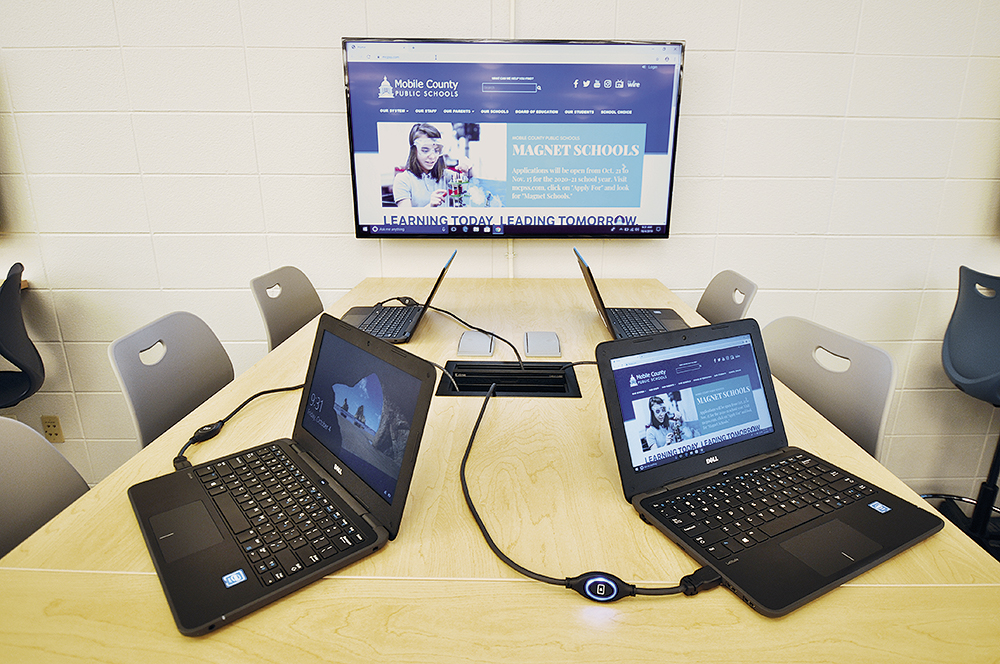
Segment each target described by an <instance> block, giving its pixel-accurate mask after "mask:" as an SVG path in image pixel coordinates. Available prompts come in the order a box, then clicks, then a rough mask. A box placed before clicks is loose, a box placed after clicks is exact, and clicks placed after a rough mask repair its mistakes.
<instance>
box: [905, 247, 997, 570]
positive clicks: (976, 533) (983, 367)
mask: <svg viewBox="0 0 1000 664" xmlns="http://www.w3.org/2000/svg"><path fill="white" fill-rule="evenodd" d="M958 276H959V278H958V301H957V302H956V303H955V311H954V312H952V314H951V321H950V322H949V323H948V329H947V331H946V332H945V335H944V342H943V344H942V346H941V362H942V364H943V365H944V371H945V373H946V374H948V378H949V379H951V382H953V383H954V384H955V386H956V387H958V389H960V390H962V391H963V392H965V393H966V394H968V395H969V396H971V397H975V398H976V399H980V400H981V401H985V402H987V403H991V404H993V405H994V406H997V407H1000V277H993V276H990V275H988V274H983V273H981V272H976V271H975V270H972V269H969V268H968V267H965V266H964V265H963V266H962V267H960V268H959V273H958ZM998 475H1000V440H998V441H997V447H996V449H995V450H994V452H993V461H992V463H991V464H990V468H989V471H988V472H987V474H986V480H985V481H983V483H982V485H980V487H979V495H978V496H977V498H976V500H975V501H972V500H971V499H969V498H964V497H961V496H953V495H950V494H924V495H923V497H924V498H939V499H945V502H944V503H943V504H942V505H941V506H940V507H939V508H938V509H939V510H941V512H942V513H944V514H945V515H946V516H947V517H948V518H949V519H950V520H951V521H953V522H954V523H955V524H956V525H958V526H959V527H961V528H962V529H963V530H965V532H966V533H968V534H969V535H970V536H971V537H972V538H973V539H975V540H976V541H977V542H979V544H980V545H981V546H983V548H985V549H986V550H987V551H990V552H991V553H993V555H994V556H998V557H1000V548H998V547H995V546H993V542H992V541H995V540H996V539H997V532H996V526H994V527H993V528H990V514H991V513H992V512H994V511H995V512H1000V510H998V509H997V508H996V507H995V503H996V499H997V493H998V487H997V478H998ZM956 501H958V502H966V503H973V504H975V508H974V509H973V512H972V518H971V519H969V518H967V517H966V516H965V514H964V513H963V512H962V511H961V510H960V509H959V508H958V506H957V505H955V502H956ZM991 531H992V532H991Z"/></svg>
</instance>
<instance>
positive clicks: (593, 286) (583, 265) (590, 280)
mask: <svg viewBox="0 0 1000 664" xmlns="http://www.w3.org/2000/svg"><path fill="white" fill-rule="evenodd" d="M573 253H574V254H576V262H577V263H579V265H580V271H581V272H583V280H584V281H585V282H587V290H589V291H590V296H591V297H592V298H593V299H594V306H595V307H597V313H599V314H600V315H601V320H603V321H604V325H605V326H606V327H607V328H608V332H610V333H611V334H612V335H614V333H615V331H614V328H612V326H611V319H610V318H608V311H607V309H606V308H605V306H604V298H602V297H601V292H600V291H599V290H597V282H596V281H595V280H594V273H593V272H591V271H590V266H589V265H587V261H585V260H583V256H581V255H580V252H579V251H577V250H576V247H573Z"/></svg>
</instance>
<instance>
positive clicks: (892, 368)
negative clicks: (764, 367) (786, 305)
mask: <svg viewBox="0 0 1000 664" xmlns="http://www.w3.org/2000/svg"><path fill="white" fill-rule="evenodd" d="M761 334H762V336H763V337H764V347H765V348H766V350H767V361H768V364H770V367H771V374H772V375H774V377H775V378H777V379H778V380H779V381H781V382H782V383H784V384H785V386H786V387H788V388H789V389H791V390H792V392H795V393H796V394H797V395H799V396H800V397H802V398H803V399H804V400H805V401H806V402H807V403H808V404H809V405H810V406H812V407H813V408H815V409H816V410H817V411H819V413H820V414H821V415H822V416H823V417H825V418H826V419H828V420H830V422H832V423H833V425H834V426H835V427H837V428H838V429H840V430H841V431H843V432H844V433H845V434H847V435H848V437H850V438H851V440H853V441H854V442H856V443H857V444H858V445H860V446H861V447H862V448H864V450H865V451H866V452H868V453H869V454H871V455H872V456H873V457H875V458H876V459H879V454H880V452H881V445H882V437H883V435H884V433H885V424H886V421H887V420H888V418H889V406H890V404H891V403H892V395H893V392H894V391H895V389H896V364H895V362H894V361H893V359H892V356H891V355H889V353H887V352H886V351H884V350H882V349H881V348H878V347H877V346H873V345H872V344H869V343H866V342H864V341H861V340H860V339H855V338H854V337H850V336H848V335H846V334H843V333H841V332H837V331H835V330H831V329H830V328H828V327H823V326H822V325H819V324H817V323H813V322H812V321H808V320H805V319H803V318H796V317H794V316H789V317H787V318H779V319H777V320H775V321H773V322H771V323H770V324H768V325H767V326H766V327H765V328H764V329H763V330H762V331H761Z"/></svg>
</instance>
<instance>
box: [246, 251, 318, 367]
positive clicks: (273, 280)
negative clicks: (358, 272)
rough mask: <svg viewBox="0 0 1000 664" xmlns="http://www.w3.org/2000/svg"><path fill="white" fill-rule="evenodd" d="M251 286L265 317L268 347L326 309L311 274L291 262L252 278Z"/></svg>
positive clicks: (279, 341)
mask: <svg viewBox="0 0 1000 664" xmlns="http://www.w3.org/2000/svg"><path fill="white" fill-rule="evenodd" d="M250 290H252V291H253V296H254V299H255V300H257V307H258V308H259V309H260V315H261V318H263V319H264V329H265V331H266V332H267V349H268V351H271V350H274V347H275V346H277V345H278V344H280V343H281V342H282V341H284V340H285V339H287V338H288V337H290V336H292V334H293V333H295V332H296V331H297V330H298V329H299V328H300V327H302V326H303V325H305V324H306V323H308V322H309V321H311V320H312V319H313V318H315V317H316V316H318V315H319V314H321V313H322V312H323V302H322V301H320V299H319V295H318V294H317V293H316V289H315V288H313V285H312V283H311V282H310V281H309V277H307V276H306V275H304V274H303V273H302V271H301V270H299V269H298V268H295V267H292V266H290V265H286V266H285V267H279V268H278V269H277V270H272V271H270V272H268V273H267V274H262V275H261V276H259V277H255V278H254V279H251V280H250Z"/></svg>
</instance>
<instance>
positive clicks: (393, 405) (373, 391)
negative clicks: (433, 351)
mask: <svg viewBox="0 0 1000 664" xmlns="http://www.w3.org/2000/svg"><path fill="white" fill-rule="evenodd" d="M307 390H308V395H309V401H308V403H307V404H306V407H305V410H304V412H303V414H302V422H301V424H302V426H303V428H304V429H305V430H306V431H308V432H309V433H310V434H311V435H312V436H313V437H314V438H315V439H316V440H318V441H319V442H320V443H321V444H322V445H323V447H325V448H326V449H327V450H329V451H330V453H332V454H333V455H334V456H335V457H336V458H337V460H338V462H341V463H343V464H344V465H346V466H347V467H348V468H350V470H352V471H353V472H354V473H355V474H356V475H357V476H358V477H360V478H361V480H363V481H364V482H365V484H367V485H368V487H369V488H371V489H372V490H373V491H374V492H375V493H377V494H378V495H379V496H380V497H381V498H382V499H383V500H384V501H385V502H386V503H388V504H390V505H391V504H392V500H393V497H394V496H395V493H396V486H397V482H398V480H399V475H400V471H401V470H402V466H403V461H404V456H405V453H406V444H407V441H408V440H409V437H410V429H411V427H412V426H413V417H414V413H415V411H416V408H417V402H418V397H419V396H420V392H421V381H420V379H418V378H416V377H414V376H411V375H410V374H408V373H406V372H405V371H403V370H401V369H399V368H396V367H394V366H392V365H391V364H389V363H388V362H385V361H383V360H381V359H379V358H377V357H376V356H375V355H372V354H371V353H368V352H366V351H365V350H363V349H361V348H358V347H357V346H355V345H354V344H351V343H349V342H347V341H345V340H344V339H341V338H340V337H338V336H336V335H334V334H332V333H331V332H328V331H327V332H324V333H323V340H322V344H321V346H320V349H319V354H318V356H317V358H316V368H315V372H314V373H313V377H312V382H311V383H310V384H309V385H308V386H307ZM338 465H339V464H338V463H335V464H333V470H334V471H335V472H338V473H339V474H342V471H343V469H338Z"/></svg>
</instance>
